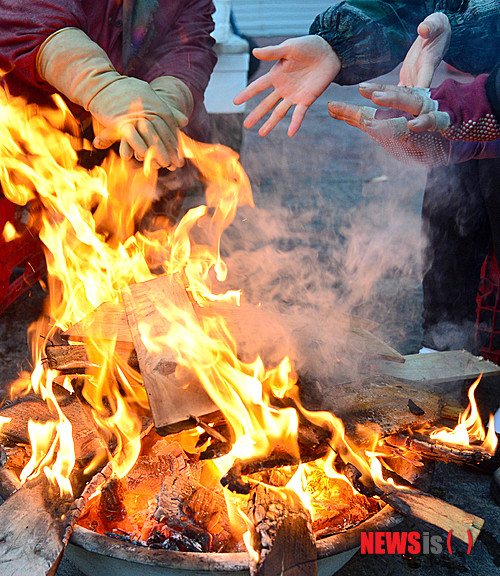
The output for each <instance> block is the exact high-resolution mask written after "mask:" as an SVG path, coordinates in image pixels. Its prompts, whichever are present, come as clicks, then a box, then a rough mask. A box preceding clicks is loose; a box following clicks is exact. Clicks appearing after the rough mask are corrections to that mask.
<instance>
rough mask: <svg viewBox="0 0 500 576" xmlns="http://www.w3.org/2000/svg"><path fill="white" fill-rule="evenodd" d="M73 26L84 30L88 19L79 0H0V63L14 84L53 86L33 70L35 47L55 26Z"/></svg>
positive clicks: (48, 89) (36, 51)
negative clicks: (11, 77)
mask: <svg viewBox="0 0 500 576" xmlns="http://www.w3.org/2000/svg"><path fill="white" fill-rule="evenodd" d="M68 26H74V27H76V28H80V29H82V30H84V31H85V32H86V31H87V20H86V17H85V13H84V11H83V10H82V5H81V2H80V1H79V0H0V67H1V68H2V70H3V71H4V72H9V73H10V75H12V76H13V80H14V82H9V88H12V87H13V88H14V90H13V91H14V92H22V91H21V90H20V89H19V90H16V84H17V83H19V84H20V85H22V84H25V85H27V86H30V85H31V86H36V87H37V88H38V89H42V90H44V91H46V92H53V89H51V87H50V86H49V85H48V84H46V83H45V82H44V81H43V80H42V79H41V78H40V77H39V76H38V75H37V73H36V67H35V61H36V56H37V53H38V49H39V48H40V46H41V45H42V43H43V42H44V40H45V39H46V38H48V36H50V35H51V34H53V33H54V32H55V31H56V30H60V29H61V28H66V27H68Z"/></svg>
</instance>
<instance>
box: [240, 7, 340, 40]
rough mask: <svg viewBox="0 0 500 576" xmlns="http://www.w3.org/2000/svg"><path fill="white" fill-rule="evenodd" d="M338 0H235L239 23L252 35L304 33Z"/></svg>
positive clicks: (300, 34)
mask: <svg viewBox="0 0 500 576" xmlns="http://www.w3.org/2000/svg"><path fill="white" fill-rule="evenodd" d="M335 3H336V2H335V0H302V1H301V0H233V3H232V6H233V12H234V15H235V17H236V23H237V25H238V27H239V28H240V30H241V32H243V34H247V35H250V36H302V35H304V34H307V33H308V32H309V26H310V25H311V23H312V21H313V20H314V18H315V17H316V16H317V15H318V14H319V13H320V12H323V11H324V10H326V8H328V7H329V6H331V5H332V4H335Z"/></svg>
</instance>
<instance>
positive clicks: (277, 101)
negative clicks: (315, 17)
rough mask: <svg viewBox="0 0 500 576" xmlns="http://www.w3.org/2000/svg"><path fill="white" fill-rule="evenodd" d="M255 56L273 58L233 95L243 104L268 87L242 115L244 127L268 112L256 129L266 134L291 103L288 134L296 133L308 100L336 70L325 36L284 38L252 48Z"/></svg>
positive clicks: (336, 57) (284, 113)
mask: <svg viewBox="0 0 500 576" xmlns="http://www.w3.org/2000/svg"><path fill="white" fill-rule="evenodd" d="M253 53H254V55H255V56H256V57H257V58H259V60H267V61H273V60H277V62H276V64H274V66H273V67H272V68H271V70H270V71H269V72H268V73H267V74H264V76H261V77H260V78H258V79H257V80H255V81H254V82H252V83H251V84H249V85H248V86H247V87H246V88H245V89H244V90H242V91H241V92H240V93H239V94H237V95H236V96H235V98H234V103H235V104H243V103H244V102H247V101H248V100H250V99H251V98H253V97H254V96H256V95H257V94H260V93H261V92H263V91H264V90H267V89H268V88H272V89H273V90H272V92H271V93H270V94H268V95H267V96H266V97H265V98H264V100H262V102H260V103H259V104H258V105H257V106H256V107H255V108H254V109H253V110H252V111H251V112H250V114H249V115H248V116H247V117H246V119H245V122H244V126H245V128H252V126H254V125H255V124H256V123H257V122H258V121H259V120H261V118H263V117H264V116H265V115H266V114H267V113H268V112H271V111H272V112H271V115H270V117H269V118H268V119H267V120H266V121H265V122H264V124H263V125H262V126H261V128H260V130H259V134H260V135H261V136H267V134H269V132H271V130H273V128H275V126H276V125H277V124H278V123H279V122H280V121H281V120H282V119H283V118H284V117H285V116H286V114H287V112H288V111H289V110H290V108H291V107H292V106H295V109H294V111H293V114H292V119H291V121H290V126H289V127H288V135H289V136H293V135H294V134H296V133H297V131H298V130H299V128H300V125H301V124H302V120H303V119H304V116H305V114H306V112H307V110H308V108H309V106H311V104H312V103H313V102H314V101H315V100H316V99H317V98H318V97H319V96H320V95H321V94H322V93H323V92H324V91H325V90H326V88H327V87H328V85H329V84H330V83H331V82H332V81H333V79H334V78H335V76H336V75H337V74H338V73H339V71H340V67H341V64H340V60H339V58H338V56H337V55H336V54H335V52H334V51H333V50H332V48H331V47H330V45H329V44H328V42H327V41H326V40H324V39H323V38H321V37H320V36H302V37H300V38H292V39H290V40H286V41H285V42H283V43H282V44H279V45H278V46H266V47H265V48H256V49H255V50H254V51H253Z"/></svg>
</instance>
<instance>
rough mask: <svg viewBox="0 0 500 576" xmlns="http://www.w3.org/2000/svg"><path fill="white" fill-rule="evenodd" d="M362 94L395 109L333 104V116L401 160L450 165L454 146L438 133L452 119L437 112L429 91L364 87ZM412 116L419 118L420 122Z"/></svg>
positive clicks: (397, 87) (374, 85)
mask: <svg viewBox="0 0 500 576" xmlns="http://www.w3.org/2000/svg"><path fill="white" fill-rule="evenodd" d="M360 92H361V94H362V95H363V96H364V97H365V98H371V99H372V100H373V102H375V103H376V104H380V105H382V106H390V107H392V109H391V110H380V109H378V108H372V107H370V106H357V105H354V104H347V103H345V102H329V103H328V111H329V113H330V116H332V118H336V119H337V120H344V122H346V123H347V124H349V125H351V126H355V127H356V128H359V129H360V130H363V131H364V132H366V133H367V134H368V135H369V136H370V138H372V139H373V140H375V141H376V142H378V143H379V144H380V145H381V146H382V147H383V148H384V149H385V150H386V151H387V152H389V154H391V155H392V156H394V157H395V158H396V159H397V160H402V161H410V162H411V161H413V162H417V163H421V164H426V165H427V166H439V165H443V164H447V163H448V161H449V153H450V142H449V140H447V139H446V138H444V137H443V136H442V135H441V134H440V133H439V132H436V131H435V130H445V129H446V128H447V127H448V125H449V116H448V114H446V113H445V112H439V111H437V106H435V104H436V102H435V101H434V100H432V99H431V98H430V97H429V96H428V90H426V89H425V88H405V87H401V86H384V85H382V84H361V85H360ZM401 110H403V111H405V112H406V115H403V112H401ZM412 115H416V118H413V116H412ZM419 122H420V123H419ZM410 128H413V131H412V130H411V129H410ZM429 130H431V131H429Z"/></svg>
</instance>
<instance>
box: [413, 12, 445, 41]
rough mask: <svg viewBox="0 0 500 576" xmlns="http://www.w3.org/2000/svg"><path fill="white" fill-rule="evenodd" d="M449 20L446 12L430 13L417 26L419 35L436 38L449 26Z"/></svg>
mask: <svg viewBox="0 0 500 576" xmlns="http://www.w3.org/2000/svg"><path fill="white" fill-rule="evenodd" d="M448 24H449V21H448V18H447V16H446V15H445V14H443V13H441V12H435V13H434V14H429V16H427V18H425V19H424V20H423V21H422V22H421V23H420V24H419V25H418V28H417V32H418V35H419V36H421V37H422V38H426V39H428V38H435V37H436V36H438V35H439V34H443V32H445V31H446V29H447V27H448Z"/></svg>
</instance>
